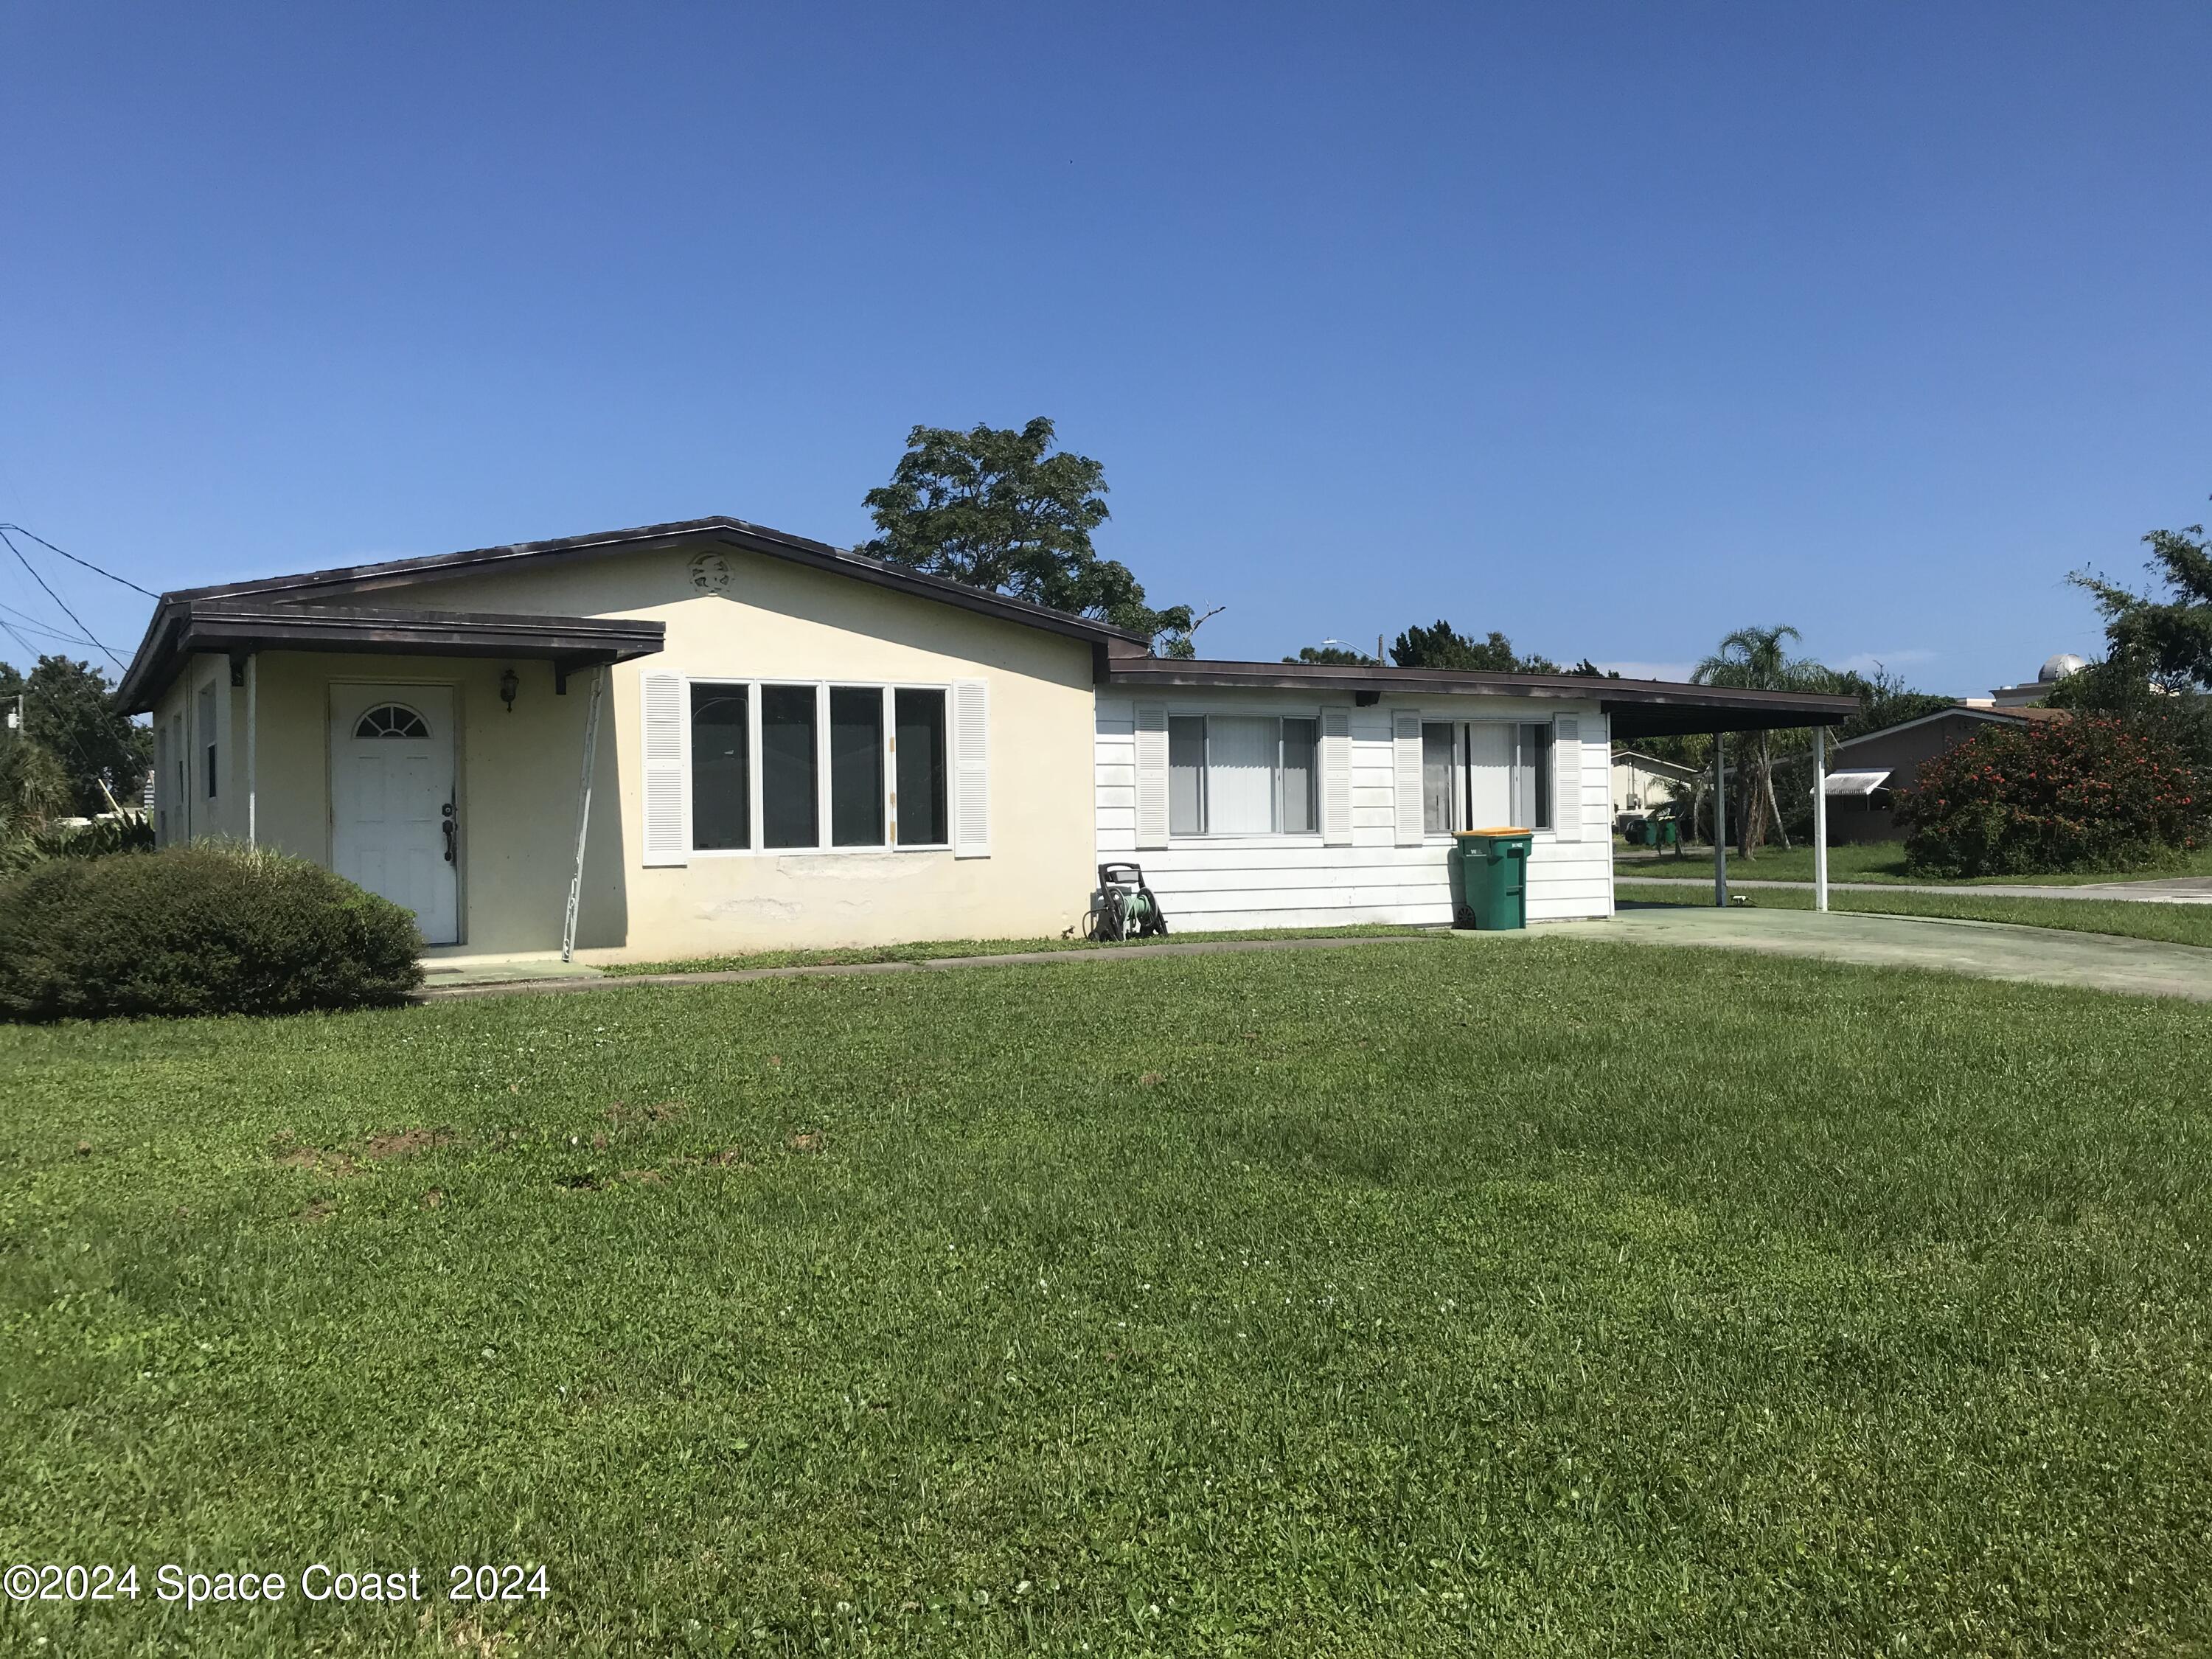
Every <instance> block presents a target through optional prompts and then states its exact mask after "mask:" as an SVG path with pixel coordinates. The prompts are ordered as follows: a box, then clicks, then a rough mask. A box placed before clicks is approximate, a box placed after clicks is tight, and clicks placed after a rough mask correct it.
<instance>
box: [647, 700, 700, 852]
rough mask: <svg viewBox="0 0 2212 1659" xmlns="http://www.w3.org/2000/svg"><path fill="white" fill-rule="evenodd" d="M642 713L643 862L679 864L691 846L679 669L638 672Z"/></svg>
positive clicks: (687, 743)
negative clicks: (643, 730) (648, 672)
mask: <svg viewBox="0 0 2212 1659" xmlns="http://www.w3.org/2000/svg"><path fill="white" fill-rule="evenodd" d="M638 686H639V697H638V702H639V705H640V706H641V708H643V710H644V714H645V744H644V748H643V750H642V753H643V755H644V757H645V862H646V863H647V865H648V866H651V865H659V864H684V863H687V862H689V860H690V852H691V787H690V786H691V766H690V760H691V753H690V750H691V723H690V720H686V719H685V718H684V677H683V676H682V675H681V674H641V675H640V676H639V677H638Z"/></svg>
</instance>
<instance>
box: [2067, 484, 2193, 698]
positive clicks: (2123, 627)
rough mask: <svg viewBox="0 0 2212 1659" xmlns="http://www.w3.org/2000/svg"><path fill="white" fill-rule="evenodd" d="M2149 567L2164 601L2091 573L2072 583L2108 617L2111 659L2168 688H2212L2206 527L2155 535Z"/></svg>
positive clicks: (2081, 572) (2150, 543) (2149, 541)
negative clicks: (2085, 591) (2163, 592)
mask: <svg viewBox="0 0 2212 1659" xmlns="http://www.w3.org/2000/svg"><path fill="white" fill-rule="evenodd" d="M2143 541H2144V543H2145V544H2147V545H2148V547H2149V549H2150V551H2151V556H2150V560H2149V562H2148V564H2147V566H2146V567H2145V568H2147V569H2148V570H2149V571H2150V572H2151V574H2153V575H2154V577H2156V578H2157V580H2158V582H2159V584H2160V586H2162V587H2163V588H2164V589H2165V597H2164V598H2162V599H2161V598H2157V597H2154V596H2151V595H2147V594H2141V593H2136V592H2130V590H2129V589H2127V588H2124V587H2122V586H2118V584H2117V583H2114V582H2110V581H2107V580H2106V579H2105V578H2104V577H2102V576H2099V575H2093V574H2090V573H2089V572H2087V571H2086V570H2077V571H2075V573H2074V574H2073V575H2072V577H2071V578H2069V580H2072V581H2073V582H2074V583H2075V585H2076V586H2081V587H2086V588H2087V589H2088V590H2089V592H2091V593H2093V594H2094V595H2095V596H2096V600H2097V608H2098V609H2099V610H2100V611H2103V612H2104V613H2105V640H2106V644H2107V645H2108V646H2109V647H2110V653H2109V655H2108V657H2107V659H2106V660H2107V661H2109V662H2111V663H2113V664H2116V665H2123V666H2124V667H2125V668H2126V669H2127V670H2128V671H2131V672H2140V673H2145V674H2147V675H2148V678H2151V679H2152V680H2154V681H2155V682H2157V683H2158V684H2159V685H2160V688H2161V689H2163V690H2197V691H2202V690H2207V689H2212V541H2208V540H2207V539H2206V538H2205V535H2204V526H2203V525H2201V524H2192V525H2191V526H2187V527H2186V528H2185V529H2182V530H2154V531H2152V532H2150V534H2148V536H2145V537H2144V538H2143Z"/></svg>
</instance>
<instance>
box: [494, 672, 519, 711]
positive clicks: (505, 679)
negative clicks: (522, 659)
mask: <svg viewBox="0 0 2212 1659" xmlns="http://www.w3.org/2000/svg"><path fill="white" fill-rule="evenodd" d="M520 690H522V682H521V681H520V679H518V678H515V672H514V671H513V669H512V668H502V669H501V670H500V671H499V700H500V701H501V702H503V703H505V704H506V705H507V713H508V714H513V712H514V694H515V693H516V692H518V691H520Z"/></svg>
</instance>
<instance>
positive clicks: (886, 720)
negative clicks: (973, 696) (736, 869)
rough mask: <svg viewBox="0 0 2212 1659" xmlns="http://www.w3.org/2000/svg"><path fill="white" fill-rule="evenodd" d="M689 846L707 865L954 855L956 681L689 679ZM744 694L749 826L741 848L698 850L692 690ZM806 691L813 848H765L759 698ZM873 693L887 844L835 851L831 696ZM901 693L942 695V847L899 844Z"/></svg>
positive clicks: (689, 855)
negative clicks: (810, 717)
mask: <svg viewBox="0 0 2212 1659" xmlns="http://www.w3.org/2000/svg"><path fill="white" fill-rule="evenodd" d="M678 678H680V679H681V680H682V682H683V685H684V803H685V805H684V857H685V859H686V860H687V861H689V860H706V859H750V858H829V857H836V858H849V857H851V856H853V855H854V854H860V855H861V856H863V857H867V856H876V855H880V854H885V853H949V852H951V850H952V842H951V833H952V806H953V799H952V788H951V754H952V730H951V727H952V682H951V681H950V680H879V679H845V678H838V679H821V678H813V677H811V676H807V675H787V674H684V675H681V676H679V677H678ZM698 685H707V686H718V685H719V686H731V687H742V688H744V692H745V796H746V799H745V806H746V812H747V822H746V825H745V840H746V842H747V844H746V845H745V846H743V847H700V846H696V845H695V844H694V842H695V838H696V836H697V833H698V824H697V820H696V817H695V816H694V814H693V812H692V811H691V805H690V798H691V689H692V688H693V687H694V686H698ZM777 686H781V687H787V688H805V689H807V690H811V691H812V692H813V693H814V835H815V841H814V844H813V845H812V846H811V847H766V846H763V845H762V838H763V835H764V834H765V832H766V829H767V816H766V815H767V800H766V793H765V791H764V789H763V782H764V780H763V761H764V757H763V753H762V749H761V694H762V692H763V691H764V690H768V689H769V688H771V687H777ZM832 690H838V691H873V692H875V693H876V694H877V696H878V699H879V700H880V702H881V703H882V707H883V728H882V729H883V757H882V784H883V826H884V839H883V840H882V841H881V842H870V843H866V844H864V845H860V846H848V847H840V846H836V845H835V844H833V837H834V836H835V835H836V830H835V829H834V828H833V826H832V818H831V813H832V811H833V809H834V805H835V796H834V793H833V790H832V784H831V776H830V770H831V763H832V755H831V747H832V743H831V735H830V718H829V694H830V692H831V691H832ZM901 691H937V692H941V693H942V694H943V695H944V702H943V711H944V712H943V720H944V723H945V730H944V733H943V738H942V741H943V744H944V752H945V765H946V782H945V823H944V825H943V826H942V827H943V829H944V830H945V836H946V839H945V840H943V841H932V842H902V841H901V840H899V838H898V696H897V694H898V693H899V692H901Z"/></svg>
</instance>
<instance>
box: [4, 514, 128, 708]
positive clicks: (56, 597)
mask: <svg viewBox="0 0 2212 1659" xmlns="http://www.w3.org/2000/svg"><path fill="white" fill-rule="evenodd" d="M23 533H24V534H25V535H26V536H30V535H31V532H29V531H25V532H23ZM31 539H32V540H33V541H38V539H39V538H37V537H35V536H31ZM0 542H6V543H7V544H8V550H9V552H10V553H13V554H14V555H15V560H16V562H17V563H19V564H21V566H22V567H23V568H24V569H26V570H27V571H29V572H30V573H31V580H33V581H34V582H36V583H38V585H39V586H41V587H43V588H45V589H46V597H47V598H48V599H52V601H53V602H54V603H55V604H56V605H60V606H61V608H62V615H64V617H68V618H69V619H70V621H71V622H73V623H76V626H77V631H78V632H79V633H81V634H82V635H84V636H85V638H87V639H88V640H90V641H92V642H93V643H94V645H99V646H100V649H101V650H102V651H106V652H107V659H108V661H110V662H112V663H113V664H114V665H115V669H116V671H117V672H118V673H124V672H126V670H125V668H124V666H123V659H122V658H120V657H118V656H117V655H116V654H115V653H113V652H112V651H108V649H107V647H106V646H105V645H100V635H97V634H95V633H94V632H93V631H92V630H91V629H89V628H87V627H86V626H85V625H84V618H83V617H80V616H78V615H77V614H76V611H72V610H70V608H69V605H68V602H67V601H66V600H64V599H63V598H62V596H61V595H60V594H58V593H57V592H54V590H53V588H52V586H51V585H50V584H49V583H48V582H47V580H46V578H45V577H44V576H41V575H40V574H39V568H38V566H36V565H34V564H33V563H32V562H30V561H29V560H28V559H27V558H25V557H24V556H23V550H22V549H21V548H20V547H18V546H16V545H15V542H14V540H13V539H12V538H10V537H9V534H8V532H7V531H6V530H5V529H0ZM44 545H46V544H45V543H43V542H40V546H42V547H43V546H44ZM101 574H106V573H105V572H102V573H101ZM117 580H121V578H119V577H118V579H117ZM23 648H24V649H25V650H29V649H30V647H28V646H25V647H23Z"/></svg>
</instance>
